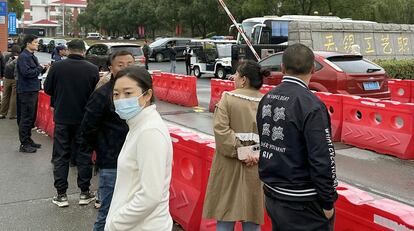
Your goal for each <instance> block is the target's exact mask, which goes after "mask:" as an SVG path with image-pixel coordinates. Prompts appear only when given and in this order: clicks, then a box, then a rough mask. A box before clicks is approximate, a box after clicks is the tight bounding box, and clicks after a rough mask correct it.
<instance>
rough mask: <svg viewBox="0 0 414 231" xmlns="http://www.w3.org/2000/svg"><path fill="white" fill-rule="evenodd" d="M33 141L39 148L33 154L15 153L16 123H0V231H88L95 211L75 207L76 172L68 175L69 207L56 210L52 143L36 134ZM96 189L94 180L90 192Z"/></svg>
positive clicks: (11, 121)
mask: <svg viewBox="0 0 414 231" xmlns="http://www.w3.org/2000/svg"><path fill="white" fill-rule="evenodd" d="M32 138H33V140H35V141H36V142H38V143H41V144H42V148H41V149H39V150H38V152H37V153H33V154H23V153H20V152H18V147H19V141H18V140H19V139H18V134H17V124H16V120H9V119H3V120H0V145H1V148H0V185H1V187H0V230H2V231H20V230H22V231H23V230H33V231H60V230H61V231H84V230H92V226H93V223H94V221H95V218H96V215H97V210H96V209H95V208H94V207H93V204H92V203H91V204H89V205H87V206H84V207H81V206H79V205H78V201H79V192H80V190H79V189H78V188H77V186H76V177H77V173H76V168H71V169H70V171H69V179H68V182H69V189H68V192H67V193H68V197H69V203H70V206H69V207H68V208H64V209H62V208H58V207H57V206H56V205H54V204H52V202H51V200H52V197H53V196H54V194H55V189H54V187H53V166H52V164H51V163H50V159H51V155H52V140H51V138H50V137H47V136H44V135H41V134H38V133H37V132H36V131H34V132H33V135H32ZM96 189H97V177H94V178H93V180H92V186H91V190H96Z"/></svg>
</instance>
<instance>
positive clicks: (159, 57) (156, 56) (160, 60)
mask: <svg viewBox="0 0 414 231" xmlns="http://www.w3.org/2000/svg"><path fill="white" fill-rule="evenodd" d="M155 61H157V62H159V63H160V62H162V61H164V55H163V54H161V53H158V54H157V55H155Z"/></svg>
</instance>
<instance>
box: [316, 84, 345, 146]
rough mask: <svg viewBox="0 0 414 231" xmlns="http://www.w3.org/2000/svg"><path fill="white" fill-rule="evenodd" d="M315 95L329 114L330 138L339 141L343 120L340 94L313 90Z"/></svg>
mask: <svg viewBox="0 0 414 231" xmlns="http://www.w3.org/2000/svg"><path fill="white" fill-rule="evenodd" d="M315 95H316V96H318V98H319V99H321V100H322V102H324V104H325V106H326V109H328V112H329V115H330V116H331V128H332V134H331V136H332V140H333V141H335V142H336V141H341V133H342V121H343V111H342V107H343V105H342V95H338V94H331V93H327V92H315Z"/></svg>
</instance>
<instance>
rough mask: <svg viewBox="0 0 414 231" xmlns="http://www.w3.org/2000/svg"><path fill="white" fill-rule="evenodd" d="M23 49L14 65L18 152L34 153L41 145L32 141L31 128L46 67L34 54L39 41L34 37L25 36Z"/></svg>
mask: <svg viewBox="0 0 414 231" xmlns="http://www.w3.org/2000/svg"><path fill="white" fill-rule="evenodd" d="M23 44H24V45H23V46H24V49H23V51H22V53H21V54H20V55H19V57H18V59H17V63H16V68H17V123H18V125H19V138H20V143H21V144H20V149H19V151H20V152H25V153H34V152H36V150H37V148H40V147H41V145H40V144H37V143H35V142H34V141H33V140H32V137H31V136H32V128H33V127H34V122H35V120H36V114H37V100H38V93H39V90H40V81H39V76H40V75H41V74H43V73H45V72H46V70H47V68H48V66H47V65H46V66H41V65H40V64H39V61H38V60H37V57H36V56H35V55H34V52H35V51H37V49H38V46H39V41H38V39H37V37H36V36H35V35H26V36H25V37H24V39H23Z"/></svg>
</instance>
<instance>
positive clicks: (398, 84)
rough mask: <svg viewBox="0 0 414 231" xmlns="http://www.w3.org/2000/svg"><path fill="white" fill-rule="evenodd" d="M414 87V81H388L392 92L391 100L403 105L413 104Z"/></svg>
mask: <svg viewBox="0 0 414 231" xmlns="http://www.w3.org/2000/svg"><path fill="white" fill-rule="evenodd" d="M413 86H414V81H413V80H401V79H393V80H388V87H389V88H390V91H391V99H392V100H395V101H398V102H402V103H409V102H413V101H411V100H412V98H414V96H413V94H414V92H412V88H413Z"/></svg>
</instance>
